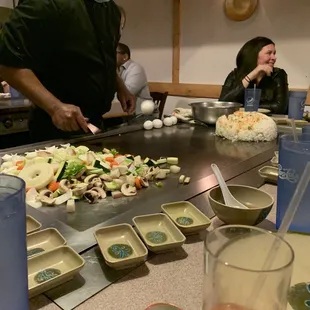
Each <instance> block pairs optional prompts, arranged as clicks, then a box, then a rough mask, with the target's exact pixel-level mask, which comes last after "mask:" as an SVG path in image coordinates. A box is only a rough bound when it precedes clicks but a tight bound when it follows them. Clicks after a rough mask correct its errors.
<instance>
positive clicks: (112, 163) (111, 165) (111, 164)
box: [110, 161, 118, 168]
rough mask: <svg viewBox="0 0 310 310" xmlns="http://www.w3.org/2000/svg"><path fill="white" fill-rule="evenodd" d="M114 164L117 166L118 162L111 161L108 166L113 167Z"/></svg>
mask: <svg viewBox="0 0 310 310" xmlns="http://www.w3.org/2000/svg"><path fill="white" fill-rule="evenodd" d="M114 166H118V162H116V161H113V162H111V163H110V167H111V168H112V167H114Z"/></svg>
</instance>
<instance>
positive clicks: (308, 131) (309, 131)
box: [302, 125, 310, 134]
mask: <svg viewBox="0 0 310 310" xmlns="http://www.w3.org/2000/svg"><path fill="white" fill-rule="evenodd" d="M302 133H306V134H310V125H306V126H304V127H302Z"/></svg>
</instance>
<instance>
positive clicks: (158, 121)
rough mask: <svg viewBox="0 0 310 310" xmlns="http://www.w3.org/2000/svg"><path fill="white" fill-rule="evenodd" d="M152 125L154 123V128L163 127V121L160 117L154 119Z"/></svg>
mask: <svg viewBox="0 0 310 310" xmlns="http://www.w3.org/2000/svg"><path fill="white" fill-rule="evenodd" d="M153 125H154V128H157V129H159V128H161V127H163V122H162V121H161V120H160V119H154V120H153Z"/></svg>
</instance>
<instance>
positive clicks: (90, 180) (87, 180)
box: [84, 174, 98, 183]
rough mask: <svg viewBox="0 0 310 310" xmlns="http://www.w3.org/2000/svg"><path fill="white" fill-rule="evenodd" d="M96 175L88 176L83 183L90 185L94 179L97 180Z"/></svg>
mask: <svg viewBox="0 0 310 310" xmlns="http://www.w3.org/2000/svg"><path fill="white" fill-rule="evenodd" d="M97 177H98V175H97V174H90V175H89V176H87V177H86V178H85V179H84V183H91V182H92V180H93V179H94V178H97Z"/></svg>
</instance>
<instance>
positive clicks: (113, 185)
mask: <svg viewBox="0 0 310 310" xmlns="http://www.w3.org/2000/svg"><path fill="white" fill-rule="evenodd" d="M104 187H105V189H106V191H108V192H114V191H117V190H119V189H120V187H121V186H120V185H119V184H117V183H115V182H104Z"/></svg>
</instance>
